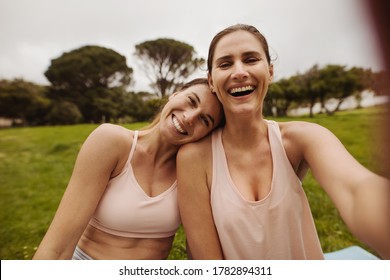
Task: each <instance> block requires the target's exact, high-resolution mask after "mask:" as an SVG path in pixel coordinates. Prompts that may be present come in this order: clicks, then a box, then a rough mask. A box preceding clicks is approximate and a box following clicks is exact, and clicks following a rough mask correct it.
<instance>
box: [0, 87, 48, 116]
mask: <svg viewBox="0 0 390 280" xmlns="http://www.w3.org/2000/svg"><path fill="white" fill-rule="evenodd" d="M45 92H46V88H45V87H44V86H40V85H37V84H34V83H31V82H27V81H24V80H23V79H15V80H12V81H9V80H0V116H2V117H6V118H10V119H21V120H22V122H23V124H42V123H43V122H44V116H45V114H46V111H47V109H48V108H49V106H50V103H51V101H50V100H49V99H48V98H47V97H46V95H45Z"/></svg>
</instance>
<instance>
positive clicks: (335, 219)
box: [0, 108, 384, 260]
mask: <svg viewBox="0 0 390 280" xmlns="http://www.w3.org/2000/svg"><path fill="white" fill-rule="evenodd" d="M380 118H381V111H380V110H379V109H375V108H370V109H361V110H356V111H349V112H342V113H338V114H337V115H335V116H332V117H326V116H323V115H318V116H316V117H315V118H312V119H310V118H305V117H300V118H294V120H306V121H312V122H316V123H319V124H321V125H323V126H325V127H327V128H329V129H330V130H331V131H333V132H334V133H335V134H336V135H337V136H338V137H339V139H340V140H341V141H342V142H343V144H344V145H345V146H346V148H347V149H348V150H349V151H350V152H351V153H352V154H353V155H354V157H355V158H356V159H357V160H358V161H359V162H361V163H362V164H363V165H365V166H366V167H368V168H370V169H371V170H373V171H375V172H378V173H381V172H382V171H383V170H382V169H381V168H384V167H383V166H382V165H381V164H379V162H380V161H381V156H383V155H382V154H381V153H380V150H379V149H376V147H377V145H376V144H375V142H376V139H377V133H376V131H377V130H379V124H378V120H379V119H380ZM276 120H277V121H289V120H292V118H283V119H276ZM144 125H145V123H137V124H131V125H125V126H126V127H128V128H130V129H138V128H140V127H142V126H144ZM96 127H97V125H76V126H53V127H34V128H12V129H2V130H0V258H1V259H3V260H4V259H31V258H32V256H33V254H34V252H35V250H36V247H37V246H38V244H39V243H40V241H41V239H42V237H43V235H44V234H45V232H46V229H47V227H48V226H49V224H50V222H51V220H52V218H53V215H54V213H55V211H56V209H57V206H58V204H59V201H60V199H61V197H62V194H63V192H64V190H65V187H66V185H67V182H68V180H69V177H70V174H71V172H72V168H73V164H74V161H75V158H76V156H77V153H78V150H79V149H80V147H81V144H82V143H83V141H84V140H85V139H86V137H87V136H88V134H89V133H91V131H92V130H93V129H94V128H96ZM335 164H337V163H335ZM303 185H304V188H305V191H306V193H307V196H308V199H309V202H310V205H311V208H312V212H313V215H314V218H315V222H316V226H317V230H318V234H319V236H320V241H321V244H322V247H323V250H324V252H328V251H333V250H337V249H341V248H344V247H347V246H350V245H356V244H357V245H360V246H362V247H365V246H364V245H362V244H361V243H359V242H358V241H357V240H356V239H355V238H354V237H352V236H351V234H350V233H349V231H348V229H347V228H346V227H345V225H344V223H343V222H342V221H341V219H340V217H339V215H338V212H337V210H336V209H335V208H334V207H333V204H332V203H331V202H330V200H329V198H328V197H327V196H326V194H325V193H324V192H323V191H322V189H321V187H319V185H318V184H317V183H316V182H315V181H314V179H313V177H312V176H311V174H310V173H309V174H308V176H307V177H306V178H305V180H304V182H303ZM365 248H366V247H365ZM170 259H186V253H185V235H184V232H183V231H182V229H181V228H180V230H179V232H178V233H177V235H176V238H175V241H174V247H173V249H172V251H171V255H170Z"/></svg>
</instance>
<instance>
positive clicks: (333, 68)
mask: <svg viewBox="0 0 390 280" xmlns="http://www.w3.org/2000/svg"><path fill="white" fill-rule="evenodd" d="M368 77H369V72H368V71H366V70H364V69H362V68H359V67H352V68H351V69H349V70H348V69H346V67H345V66H340V65H327V66H326V67H324V68H323V69H321V70H320V79H321V81H322V83H323V85H324V86H323V88H324V93H323V95H324V96H325V97H323V98H322V104H323V108H324V109H325V111H326V113H327V114H328V115H332V114H334V113H335V112H337V111H339V109H340V106H341V104H342V103H343V102H344V100H345V99H346V98H347V97H349V96H352V95H355V96H357V99H358V100H359V99H360V98H359V96H360V93H361V91H362V90H363V89H365V88H368V87H369V85H370V84H371V83H370V81H368V80H367V79H366V78H368ZM330 98H334V99H336V100H337V103H336V106H335V108H334V109H333V110H329V109H328V108H326V107H325V101H326V100H327V99H330Z"/></svg>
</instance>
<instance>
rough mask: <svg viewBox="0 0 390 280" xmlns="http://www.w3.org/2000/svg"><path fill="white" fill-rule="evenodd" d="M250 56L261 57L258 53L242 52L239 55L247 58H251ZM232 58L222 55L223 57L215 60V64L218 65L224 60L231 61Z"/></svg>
mask: <svg viewBox="0 0 390 280" xmlns="http://www.w3.org/2000/svg"><path fill="white" fill-rule="evenodd" d="M252 55H256V56H261V53H260V52H258V51H247V52H243V53H242V54H241V56H242V57H247V56H252ZM232 57H233V56H232V55H230V54H228V55H224V56H221V57H218V58H217V59H215V62H216V63H219V62H221V61H225V60H229V59H231V58H232Z"/></svg>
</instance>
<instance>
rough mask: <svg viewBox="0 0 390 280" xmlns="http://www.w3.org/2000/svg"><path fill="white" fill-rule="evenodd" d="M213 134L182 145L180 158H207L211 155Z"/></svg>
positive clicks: (179, 153)
mask: <svg viewBox="0 0 390 280" xmlns="http://www.w3.org/2000/svg"><path fill="white" fill-rule="evenodd" d="M211 137H212V136H211V134H209V135H208V136H206V137H204V138H203V139H201V140H199V141H197V142H192V143H188V144H185V145H183V146H181V147H180V149H179V152H178V155H177V156H178V158H180V159H184V160H203V161H204V160H206V159H207V158H209V157H210V155H211Z"/></svg>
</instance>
